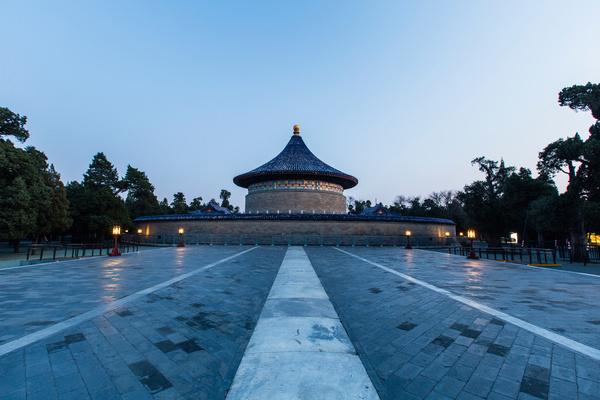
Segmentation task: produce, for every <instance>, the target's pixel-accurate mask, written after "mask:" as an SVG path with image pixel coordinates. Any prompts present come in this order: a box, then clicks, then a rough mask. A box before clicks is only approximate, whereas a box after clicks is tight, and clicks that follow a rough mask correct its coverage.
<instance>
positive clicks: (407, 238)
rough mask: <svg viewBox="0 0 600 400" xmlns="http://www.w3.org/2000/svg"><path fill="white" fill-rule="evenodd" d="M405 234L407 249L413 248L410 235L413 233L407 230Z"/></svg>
mask: <svg viewBox="0 0 600 400" xmlns="http://www.w3.org/2000/svg"><path fill="white" fill-rule="evenodd" d="M404 235H406V247H404V248H405V249H409V250H410V249H412V246H411V245H410V236H411V235H412V232H411V231H406V232H404Z"/></svg>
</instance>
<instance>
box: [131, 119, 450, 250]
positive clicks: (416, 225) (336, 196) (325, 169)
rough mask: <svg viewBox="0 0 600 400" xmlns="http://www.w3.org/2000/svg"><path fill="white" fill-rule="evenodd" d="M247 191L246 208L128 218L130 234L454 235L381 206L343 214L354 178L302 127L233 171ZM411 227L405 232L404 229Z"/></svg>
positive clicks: (194, 239)
mask: <svg viewBox="0 0 600 400" xmlns="http://www.w3.org/2000/svg"><path fill="white" fill-rule="evenodd" d="M233 182H234V183H235V184H236V185H238V186H241V187H243V188H247V189H248V193H247V195H246V207H245V212H244V213H232V212H231V211H230V210H228V209H227V208H223V207H220V206H219V205H218V204H217V203H213V202H211V203H209V204H207V205H206V206H205V207H203V208H202V209H200V210H197V211H193V212H189V213H187V214H171V215H148V216H142V217H138V218H136V219H135V220H134V223H135V225H136V228H137V229H136V230H137V235H136V237H135V240H138V241H141V242H147V243H160V244H174V243H177V242H179V241H180V240H182V237H181V236H180V234H179V233H180V232H184V234H183V235H184V238H185V242H186V243H198V244H304V245H309V244H320V245H374V246H384V245H404V244H406V241H407V240H408V236H409V235H410V237H411V239H410V241H411V243H413V244H415V245H439V244H445V243H448V242H453V241H455V240H456V227H455V224H454V222H453V221H451V220H448V219H442V218H427V217H412V216H403V215H399V214H394V213H391V212H390V211H389V210H388V209H386V208H385V207H383V205H381V204H377V205H375V206H374V207H370V208H367V209H366V210H364V212H362V213H361V214H348V212H347V205H346V197H345V196H344V190H345V189H349V188H352V187H354V186H356V185H357V184H358V179H356V178H355V177H354V176H352V175H348V174H346V173H343V172H341V171H339V170H337V169H335V168H333V167H331V166H329V165H328V164H326V163H324V162H323V161H321V160H319V159H318V158H317V157H316V156H315V155H314V154H313V153H312V152H311V151H310V150H309V149H308V147H307V146H306V144H305V143H304V140H302V137H300V127H299V126H298V125H295V126H294V134H293V135H292V137H291V138H290V140H289V142H288V144H287V145H286V146H285V148H284V149H283V150H282V151H281V153H279V154H278V155H277V156H276V157H275V158H273V159H272V160H271V161H269V162H267V163H266V164H264V165H261V166H260V167H258V168H255V169H253V170H251V171H249V172H246V173H244V174H241V175H238V176H236V177H235V178H234V179H233ZM408 231H409V233H408V235H407V232H408Z"/></svg>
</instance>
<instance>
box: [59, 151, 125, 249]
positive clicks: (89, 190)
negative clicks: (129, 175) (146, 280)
mask: <svg viewBox="0 0 600 400" xmlns="http://www.w3.org/2000/svg"><path fill="white" fill-rule="evenodd" d="M126 184H127V183H126V182H125V181H120V180H119V175H118V173H117V170H116V168H115V167H114V166H113V165H112V163H111V162H110V161H108V159H107V158H106V156H105V155H104V153H98V154H96V155H95V156H94V158H93V159H92V162H91V163H90V166H89V168H88V170H87V171H86V173H85V174H84V176H83V181H82V182H81V183H79V182H70V183H69V184H68V185H67V197H68V199H69V202H70V213H71V216H72V218H73V229H72V232H73V235H74V236H75V237H76V238H79V239H81V240H88V241H97V240H102V239H104V238H106V237H107V236H108V235H109V234H110V229H111V227H112V226H113V225H124V226H127V225H129V224H130V219H129V216H128V213H127V208H126V207H125V202H124V201H123V199H122V198H121V197H119V196H118V193H119V192H120V191H121V190H122V189H123V188H124V187H126Z"/></svg>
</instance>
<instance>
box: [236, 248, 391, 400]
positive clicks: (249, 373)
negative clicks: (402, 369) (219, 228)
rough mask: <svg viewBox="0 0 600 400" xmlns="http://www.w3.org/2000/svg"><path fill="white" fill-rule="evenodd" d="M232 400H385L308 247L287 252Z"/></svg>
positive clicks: (241, 364)
mask: <svg viewBox="0 0 600 400" xmlns="http://www.w3.org/2000/svg"><path fill="white" fill-rule="evenodd" d="M227 399H228V400H238V399H244V400H247V399H256V400H259V399H260V400H264V399H269V400H279V399H282V400H283V399H285V400H293V399H379V396H378V395H377V392H376V391H375V389H374V387H373V384H372V383H371V380H370V379H369V376H368V375H367V372H366V371H365V368H364V366H363V365H362V363H361V361H360V359H359V357H358V356H357V355H356V351H355V349H354V346H353V345H352V343H351V342H350V339H349V338H348V335H347V334H346V331H345V330H344V327H343V326H342V324H341V323H340V320H339V317H338V315H337V313H336V312H335V310H334V309H333V306H332V304H331V302H330V301H329V298H328V297H327V294H326V293H325V290H324V289H323V286H322V285H321V282H320V281H319V278H318V277H317V275H316V273H315V271H314V269H313V267H312V265H311V263H310V260H309V259H308V257H307V256H306V253H305V251H304V249H303V248H302V247H290V248H288V250H287V253H286V255H285V258H284V260H283V263H282V264H281V267H280V269H279V273H278V274H277V277H276V279H275V282H274V283H273V287H272V288H271V292H270V293H269V297H268V298H267V301H266V303H265V306H264V308H263V310H262V313H261V316H260V319H259V321H258V324H257V325H256V329H255V330H254V333H253V334H252V337H251V338H250V342H249V343H248V347H247V348H246V352H245V354H244V356H243V358H242V362H241V363H240V366H239V368H238V370H237V373H236V375H235V378H234V381H233V385H232V387H231V390H230V391H229V394H228V395H227Z"/></svg>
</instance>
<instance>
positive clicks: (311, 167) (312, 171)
mask: <svg viewBox="0 0 600 400" xmlns="http://www.w3.org/2000/svg"><path fill="white" fill-rule="evenodd" d="M274 179H315V180H323V181H326V182H332V183H337V184H339V185H341V186H342V187H343V188H344V189H349V188H352V187H354V186H356V185H357V184H358V179H356V178H355V177H354V176H352V175H348V174H345V173H343V172H342V171H339V170H337V169H335V168H333V167H331V166H329V165H327V164H325V163H324V162H323V161H321V160H319V159H318V158H317V157H316V156H315V155H314V154H313V153H312V152H311V151H310V150H309V149H308V147H306V144H304V140H302V137H300V128H299V126H298V125H295V126H294V135H293V136H292V137H291V139H290V141H289V142H288V144H287V146H285V148H284V149H283V150H282V151H281V153H279V154H278V155H277V156H276V157H275V158H274V159H272V160H271V161H269V162H268V163H266V164H263V165H261V166H260V167H258V168H255V169H253V170H252V171H250V172H246V173H245V174H241V175H238V176H236V177H235V178H233V183H235V184H236V185H238V186H241V187H244V188H247V187H248V186H250V185H252V184H253V183H258V182H264V181H270V180H274Z"/></svg>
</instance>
